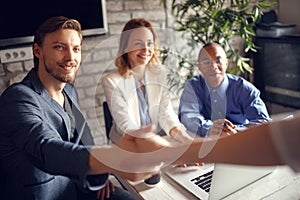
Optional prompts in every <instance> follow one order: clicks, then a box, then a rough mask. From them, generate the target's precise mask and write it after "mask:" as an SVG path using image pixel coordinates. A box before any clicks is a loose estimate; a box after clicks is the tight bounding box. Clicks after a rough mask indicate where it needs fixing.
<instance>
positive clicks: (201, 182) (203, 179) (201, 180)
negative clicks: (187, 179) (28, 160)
mask: <svg viewBox="0 0 300 200" xmlns="http://www.w3.org/2000/svg"><path fill="white" fill-rule="evenodd" d="M212 176H213V170H212V171H210V172H207V173H206V174H203V175H201V176H198V177H196V178H193V179H192V180H191V181H192V183H194V184H196V185H197V186H198V187H200V188H201V189H202V190H204V191H206V192H209V190H210V185H211V180H212Z"/></svg>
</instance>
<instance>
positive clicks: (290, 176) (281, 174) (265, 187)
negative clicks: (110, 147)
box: [120, 166, 300, 200]
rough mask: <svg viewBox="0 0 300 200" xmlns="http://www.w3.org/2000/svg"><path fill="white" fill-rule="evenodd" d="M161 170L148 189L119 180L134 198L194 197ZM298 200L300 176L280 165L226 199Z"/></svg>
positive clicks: (183, 198)
mask: <svg viewBox="0 0 300 200" xmlns="http://www.w3.org/2000/svg"><path fill="white" fill-rule="evenodd" d="M165 170H166V169H163V170H162V177H161V181H160V182H159V183H158V184H157V185H155V186H152V187H151V186H148V185H146V184H145V183H144V182H143V181H139V182H130V181H126V180H122V179H121V180H120V181H121V182H122V184H123V185H124V186H125V187H126V188H127V190H129V191H130V192H131V193H132V194H133V195H134V196H135V197H136V199H145V200H155V199H157V200H171V199H172V200H185V199H186V200H192V199H197V198H196V197H195V196H194V195H192V194H191V193H189V192H188V191H186V190H185V189H184V188H182V187H181V186H179V185H178V184H177V183H176V182H174V181H173V180H171V179H170V178H169V177H168V176H167V175H166V174H165V173H164V171H165ZM247 199H249V200H255V199H264V200H299V199H300V174H295V173H294V172H293V171H292V170H291V169H290V168H289V167H285V166H280V167H276V169H275V170H274V171H273V172H272V173H271V174H269V175H267V176H266V177H264V178H262V179H259V180H258V181H256V182H254V183H252V184H251V185H248V186H247V187H245V188H243V189H241V190H239V191H237V192H235V193H233V194H232V195H230V196H228V197H226V198H225V200H247Z"/></svg>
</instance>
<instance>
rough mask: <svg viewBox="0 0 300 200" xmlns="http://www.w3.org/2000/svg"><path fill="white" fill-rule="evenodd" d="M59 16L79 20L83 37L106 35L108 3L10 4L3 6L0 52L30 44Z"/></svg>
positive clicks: (54, 0)
mask: <svg viewBox="0 0 300 200" xmlns="http://www.w3.org/2000/svg"><path fill="white" fill-rule="evenodd" d="M60 15H63V16H66V17H69V18H74V19H77V20H78V21H79V22H80V23H81V25H82V33H83V35H84V36H90V35H99V34H105V33H106V32H107V20H106V7H105V0H7V1H5V2H3V4H1V12H0V27H1V31H0V48H5V47H7V46H14V45H20V44H26V43H31V42H32V40H33V35H34V31H35V30H36V29H37V27H38V26H39V25H40V24H41V23H42V22H43V21H44V20H46V19H47V18H49V17H52V16H60Z"/></svg>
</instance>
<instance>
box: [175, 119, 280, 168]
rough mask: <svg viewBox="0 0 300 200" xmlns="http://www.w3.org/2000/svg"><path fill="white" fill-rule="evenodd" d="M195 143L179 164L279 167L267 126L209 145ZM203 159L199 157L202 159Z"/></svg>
mask: <svg viewBox="0 0 300 200" xmlns="http://www.w3.org/2000/svg"><path fill="white" fill-rule="evenodd" d="M203 141H204V140H203V139H195V140H194V142H193V143H192V144H191V145H190V147H189V148H188V149H187V151H186V152H185V153H184V154H183V155H182V156H181V157H180V158H179V159H178V160H177V161H176V163H191V162H199V161H201V162H206V163H229V164H241V165H280V164H283V163H282V161H281V160H280V157H279V155H278V154H277V150H276V148H275V146H274V144H273V142H272V139H271V136H270V132H269V128H268V125H261V126H258V127H254V128H251V129H248V130H246V131H243V132H240V133H238V134H235V135H232V136H229V137H224V138H220V139H218V140H211V141H206V142H205V144H204V145H205V146H204V145H203ZM199 155H200V157H199Z"/></svg>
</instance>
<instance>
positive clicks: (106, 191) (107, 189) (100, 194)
mask: <svg viewBox="0 0 300 200" xmlns="http://www.w3.org/2000/svg"><path fill="white" fill-rule="evenodd" d="M114 191H115V187H114V185H113V184H112V183H111V182H110V180H108V181H107V183H106V185H105V186H104V187H103V188H102V189H101V190H98V191H97V198H98V199H100V200H104V199H105V198H107V199H108V198H109V197H110V193H111V192H114Z"/></svg>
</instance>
